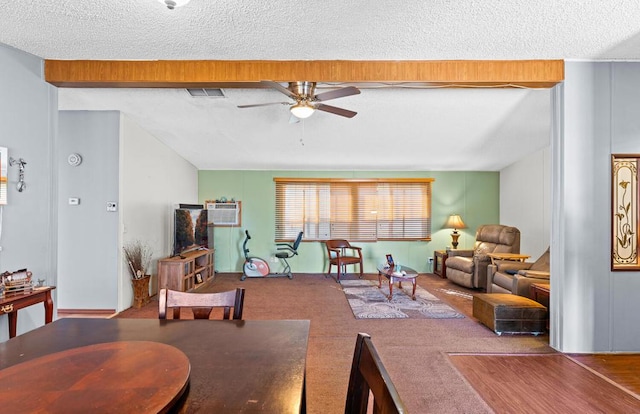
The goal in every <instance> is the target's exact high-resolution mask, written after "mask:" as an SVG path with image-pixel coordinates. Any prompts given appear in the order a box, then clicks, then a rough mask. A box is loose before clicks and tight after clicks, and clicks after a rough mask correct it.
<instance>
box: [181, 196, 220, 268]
mask: <svg viewBox="0 0 640 414" xmlns="http://www.w3.org/2000/svg"><path fill="white" fill-rule="evenodd" d="M173 228H174V232H173V255H174V256H179V255H181V254H182V253H186V252H189V251H192V250H196V249H198V248H200V247H206V248H208V247H209V240H210V239H211V240H213V234H211V233H212V232H213V226H209V225H208V219H207V209H206V208H204V206H203V205H201V204H180V205H179V208H177V209H175V211H174V221H173Z"/></svg>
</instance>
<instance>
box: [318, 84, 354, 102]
mask: <svg viewBox="0 0 640 414" xmlns="http://www.w3.org/2000/svg"><path fill="white" fill-rule="evenodd" d="M359 93H360V89H358V88H356V87H355V86H347V87H346V88H342V89H334V90H332V91H327V92H322V93H319V94H317V95H316V96H315V99H314V100H316V101H320V102H322V101H328V100H329V99H336V98H343V97H345V96H351V95H357V94H359Z"/></svg>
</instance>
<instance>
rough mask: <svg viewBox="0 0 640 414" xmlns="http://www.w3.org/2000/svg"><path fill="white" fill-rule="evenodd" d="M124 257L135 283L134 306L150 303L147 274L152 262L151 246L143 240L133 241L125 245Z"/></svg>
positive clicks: (132, 281)
mask: <svg viewBox="0 0 640 414" xmlns="http://www.w3.org/2000/svg"><path fill="white" fill-rule="evenodd" d="M123 249H124V256H125V257H124V259H125V261H126V262H127V265H128V267H129V272H131V283H132V284H133V307H135V308H141V307H143V306H144V305H146V304H147V303H149V279H150V278H151V276H150V275H148V274H147V270H148V269H149V265H150V264H151V248H150V247H149V246H148V245H147V244H145V243H142V242H141V241H138V240H136V241H133V242H131V243H129V244H127V245H125V246H124V248H123Z"/></svg>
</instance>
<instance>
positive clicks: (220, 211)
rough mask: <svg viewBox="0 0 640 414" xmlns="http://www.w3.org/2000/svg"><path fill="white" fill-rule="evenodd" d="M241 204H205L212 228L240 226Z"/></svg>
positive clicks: (237, 202)
mask: <svg viewBox="0 0 640 414" xmlns="http://www.w3.org/2000/svg"><path fill="white" fill-rule="evenodd" d="M240 203H241V202H240V201H236V202H231V203H217V202H216V203H210V202H208V203H207V214H208V216H209V220H210V221H211V222H213V225H214V226H227V227H231V226H240V225H241V224H242V215H241V214H240V213H241V210H242V209H241V204H240Z"/></svg>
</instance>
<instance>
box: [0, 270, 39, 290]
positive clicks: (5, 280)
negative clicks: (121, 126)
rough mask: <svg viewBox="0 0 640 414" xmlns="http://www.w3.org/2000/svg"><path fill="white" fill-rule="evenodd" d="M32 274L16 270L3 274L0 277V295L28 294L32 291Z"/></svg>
mask: <svg viewBox="0 0 640 414" xmlns="http://www.w3.org/2000/svg"><path fill="white" fill-rule="evenodd" d="M31 276H32V273H31V272H30V271H28V270H27V269H20V270H16V271H15V272H4V273H2V274H1V275H0V285H2V286H3V288H0V295H2V294H3V293H2V291H4V293H15V292H30V291H31V290H33V283H32V282H31Z"/></svg>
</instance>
